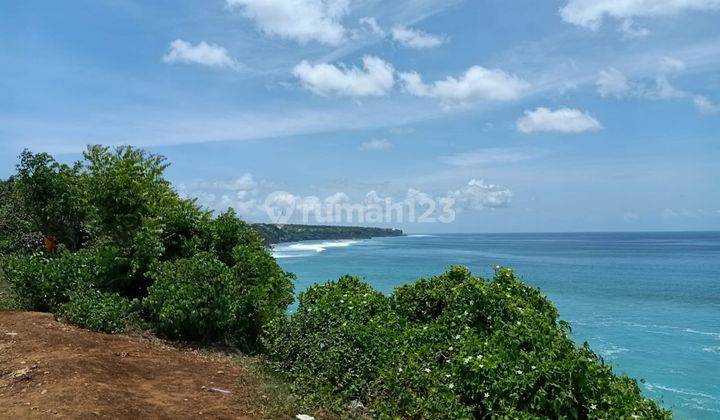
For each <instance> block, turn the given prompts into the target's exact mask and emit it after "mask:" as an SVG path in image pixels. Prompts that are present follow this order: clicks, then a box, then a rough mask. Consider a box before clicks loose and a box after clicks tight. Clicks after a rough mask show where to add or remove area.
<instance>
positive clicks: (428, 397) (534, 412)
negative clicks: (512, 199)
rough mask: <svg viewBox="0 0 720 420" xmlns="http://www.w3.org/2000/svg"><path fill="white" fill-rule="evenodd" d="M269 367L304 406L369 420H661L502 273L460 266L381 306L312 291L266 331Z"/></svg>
mask: <svg viewBox="0 0 720 420" xmlns="http://www.w3.org/2000/svg"><path fill="white" fill-rule="evenodd" d="M265 340H266V345H267V347H268V348H269V349H270V351H269V352H268V361H269V364H270V366H271V367H272V368H273V369H275V370H276V371H279V372H281V373H284V374H285V375H287V376H288V377H289V379H290V380H292V381H293V382H294V383H295V384H296V386H297V388H298V390H301V389H308V390H309V392H310V393H311V395H310V396H309V398H311V399H324V400H326V401H330V402H331V403H333V404H335V405H336V406H337V405H340V404H346V403H348V402H349V401H351V400H360V401H362V402H363V403H365V404H367V405H369V406H370V407H372V409H373V410H374V413H375V414H377V415H378V416H379V417H381V418H382V417H389V418H398V417H407V418H489V417H496V416H501V417H509V418H537V417H540V418H567V417H570V418H625V417H630V416H632V415H636V416H639V417H640V418H666V417H669V413H668V412H666V411H663V410H661V409H660V408H658V406H657V405H656V404H655V403H654V402H652V401H650V400H648V399H645V398H643V397H642V395H641V394H640V390H639V388H638V386H637V383H636V382H635V381H634V380H632V379H630V378H627V377H625V376H622V377H618V376H615V375H614V374H613V372H612V369H611V368H610V367H609V366H607V365H605V364H604V362H603V360H602V359H601V358H599V357H598V356H596V355H595V353H593V352H592V351H591V350H590V349H589V348H588V347H587V345H583V346H582V347H580V348H578V347H576V346H575V345H574V343H573V342H572V340H571V339H570V338H569V327H568V325H567V324H566V323H564V322H561V321H558V319H557V310H556V308H555V307H554V306H553V305H552V303H551V302H550V301H548V300H547V299H546V298H545V297H543V296H542V295H541V294H540V292H539V291H538V290H537V289H534V288H530V287H527V286H525V285H524V284H523V283H522V282H521V281H519V280H518V279H516V278H515V276H514V275H513V273H512V271H510V270H507V269H498V270H497V272H496V275H495V277H494V279H493V280H492V281H491V282H486V281H485V280H483V279H481V278H478V277H473V276H472V275H471V274H470V272H469V271H468V270H467V269H466V268H464V267H453V268H451V269H450V270H449V271H448V272H447V273H445V274H443V275H441V276H438V277H435V278H432V279H423V280H420V281H418V282H416V283H415V284H411V285H407V286H403V287H401V288H399V289H397V290H396V291H395V293H394V294H393V295H392V296H389V297H385V296H383V295H381V294H379V293H378V292H375V291H373V290H372V289H371V288H370V287H369V286H367V285H365V284H364V283H362V282H361V281H359V280H358V279H356V278H350V277H344V278H341V279H340V280H338V281H337V282H331V283H328V284H326V285H322V286H315V287H314V288H312V289H310V290H309V291H308V292H306V293H303V294H301V295H300V305H299V308H298V310H297V312H296V313H294V314H292V315H291V316H289V317H287V318H286V319H281V320H278V321H276V322H274V323H273V324H271V326H270V328H269V329H268V334H267V338H265Z"/></svg>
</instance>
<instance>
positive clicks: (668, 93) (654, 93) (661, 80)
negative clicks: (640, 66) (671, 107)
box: [645, 76, 687, 99]
mask: <svg viewBox="0 0 720 420" xmlns="http://www.w3.org/2000/svg"><path fill="white" fill-rule="evenodd" d="M645 96H647V97H649V98H651V99H678V98H683V97H685V96H687V92H685V91H683V90H680V89H677V88H676V87H675V86H673V85H672V84H671V83H670V81H669V80H668V78H667V77H665V76H659V77H658V78H657V79H655V86H654V87H652V88H650V89H649V90H647V91H646V92H645Z"/></svg>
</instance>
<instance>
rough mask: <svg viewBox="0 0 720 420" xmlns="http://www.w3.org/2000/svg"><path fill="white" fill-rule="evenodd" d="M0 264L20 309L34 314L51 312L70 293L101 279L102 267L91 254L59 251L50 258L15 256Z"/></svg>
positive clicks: (64, 300) (94, 255) (102, 274)
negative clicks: (36, 312)
mask: <svg viewBox="0 0 720 420" xmlns="http://www.w3.org/2000/svg"><path fill="white" fill-rule="evenodd" d="M0 262H1V263H2V271H3V273H4V276H5V279H6V281H7V282H8V283H9V284H10V285H11V287H12V289H13V291H14V293H15V294H16V295H17V299H18V300H19V301H20V305H21V306H22V307H23V308H25V309H29V310H34V311H50V312H53V311H55V310H57V309H58V308H59V306H60V305H62V304H63V303H65V302H67V301H68V299H69V294H70V293H72V292H73V291H75V290H78V289H79V288H81V287H89V286H92V285H94V284H96V282H98V280H99V279H102V278H103V277H104V267H103V266H102V265H101V264H100V263H99V260H98V256H97V254H96V253H95V252H93V251H90V250H82V251H78V252H75V253H72V252H69V251H61V252H59V253H58V255H55V256H50V257H48V256H43V255H40V254H34V255H16V256H10V257H6V258H4V259H2V260H0Z"/></svg>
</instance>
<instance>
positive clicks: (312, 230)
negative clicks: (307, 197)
mask: <svg viewBox="0 0 720 420" xmlns="http://www.w3.org/2000/svg"><path fill="white" fill-rule="evenodd" d="M252 226H253V228H255V229H256V230H257V231H258V232H260V234H261V235H262V236H263V238H265V241H266V243H268V244H276V243H280V242H297V241H310V240H332V239H369V238H377V237H382V236H402V235H403V231H402V230H400V229H385V228H374V227H362V226H324V225H271V224H266V223H256V224H254V225H252Z"/></svg>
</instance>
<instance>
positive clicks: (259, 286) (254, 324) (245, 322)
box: [144, 251, 292, 350]
mask: <svg viewBox="0 0 720 420" xmlns="http://www.w3.org/2000/svg"><path fill="white" fill-rule="evenodd" d="M259 255H260V256H258V254H252V253H250V254H244V259H243V264H238V265H236V267H235V268H234V269H231V268H229V267H228V266H226V265H225V264H224V263H223V262H222V261H220V260H219V259H218V258H217V257H215V256H214V255H212V254H210V253H200V254H198V255H196V256H194V257H192V258H188V259H180V260H175V261H170V262H165V263H162V264H159V265H158V266H156V268H155V269H154V270H153V271H152V272H151V273H150V277H151V278H152V279H153V280H154V282H153V284H152V286H150V288H149V290H148V296H147V298H145V300H144V306H145V308H146V309H147V310H148V312H149V314H150V320H151V322H152V324H153V326H154V327H155V328H156V330H157V331H158V332H159V333H160V334H162V335H164V336H167V337H170V338H175V339H182V340H206V341H207V340H209V341H215V340H227V341H229V342H231V343H232V344H235V345H238V346H240V347H242V348H244V349H246V350H254V349H255V348H256V346H257V335H258V333H259V331H260V327H261V325H263V324H264V322H267V321H269V320H270V319H272V318H274V317H277V316H280V315H281V314H282V312H283V311H284V309H285V308H286V307H287V305H288V304H289V302H290V301H291V300H292V295H291V292H292V283H291V282H290V279H289V278H288V277H287V275H285V273H283V272H282V271H281V270H280V269H279V267H277V264H275V262H274V260H272V257H270V256H269V255H268V254H267V253H266V252H264V251H263V252H262V253H260V254H259ZM262 255H267V256H268V257H269V258H270V260H271V262H272V263H273V264H274V266H264V265H263V264H262V262H261V260H262V259H263V258H262ZM265 262H266V263H268V261H265ZM245 263H247V264H248V265H253V266H254V267H255V268H256V269H257V270H259V273H256V274H257V275H258V276H257V277H252V274H249V273H247V272H246V271H245V268H244V264H245ZM263 270H269V271H272V270H276V271H275V272H271V273H267V272H265V271H263ZM272 275H275V276H279V277H272ZM278 281H284V282H286V284H285V285H284V287H280V286H278V285H276V284H275V283H277V282H278ZM280 290H282V292H280Z"/></svg>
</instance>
